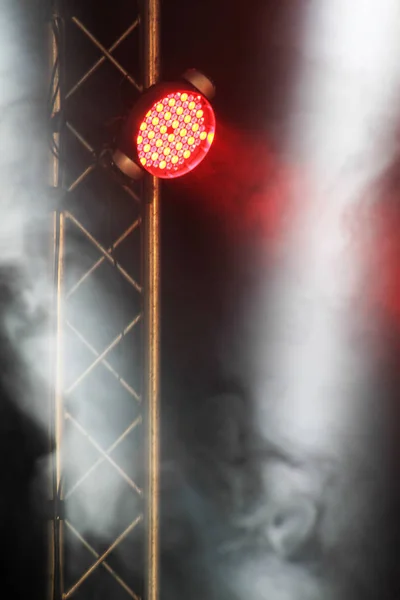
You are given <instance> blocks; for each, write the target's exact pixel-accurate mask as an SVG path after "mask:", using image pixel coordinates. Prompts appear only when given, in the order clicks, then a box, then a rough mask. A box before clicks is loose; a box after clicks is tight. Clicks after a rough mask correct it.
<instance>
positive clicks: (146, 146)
mask: <svg viewBox="0 0 400 600" xmlns="http://www.w3.org/2000/svg"><path fill="white" fill-rule="evenodd" d="M143 150H144V151H145V152H150V144H146V145H145V146H144V148H143Z"/></svg>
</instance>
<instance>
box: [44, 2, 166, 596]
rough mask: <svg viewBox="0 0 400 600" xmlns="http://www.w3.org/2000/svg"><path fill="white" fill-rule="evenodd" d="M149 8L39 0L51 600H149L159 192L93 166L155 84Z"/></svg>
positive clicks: (155, 23) (153, 554)
mask: <svg viewBox="0 0 400 600" xmlns="http://www.w3.org/2000/svg"><path fill="white" fill-rule="evenodd" d="M158 2H159V0H141V1H140V2H138V3H136V2H135V1H134V0H132V1H131V2H127V1H126V0H105V1H104V2H98V0H94V1H92V0H85V2H74V1H73V0H70V1H69V2H65V0H64V2H61V1H57V0H52V10H51V19H50V22H51V51H50V56H51V70H50V72H51V82H50V93H49V115H50V117H51V120H50V123H51V127H50V130H51V131H50V139H49V141H50V146H51V161H50V164H51V169H50V180H51V187H52V188H53V191H54V202H55V203H56V205H55V206H54V213H53V215H54V217H53V219H54V223H53V225H54V230H53V231H54V236H53V242H54V243H53V256H54V268H53V277H54V290H55V292H54V307H53V308H54V310H53V311H52V314H53V316H54V322H53V328H54V334H55V335H54V339H55V342H54V348H53V352H52V361H53V365H52V381H53V388H52V389H53V392H52V398H51V403H50V405H51V411H50V412H51V418H50V422H51V432H50V440H51V444H52V453H51V455H52V469H51V471H52V473H51V481H52V486H51V489H52V501H51V535H50V539H51V553H50V554H51V561H50V563H51V577H50V580H51V586H50V588H51V591H50V597H51V598H53V599H56V600H61V599H67V598H79V599H82V600H83V599H91V598H98V599H100V598H103V597H104V598H113V600H118V599H119V598H121V599H123V598H129V597H131V598H135V599H136V598H138V597H141V596H142V594H143V595H144V596H145V597H146V598H147V599H148V600H156V599H157V596H158V580H159V577H158V529H159V521H158V519H159V517H158V494H159V489H158V486H159V483H158V477H159V465H158V454H159V277H160V273H159V201H160V191H159V182H158V181H157V180H156V179H154V178H151V177H150V176H148V177H147V179H146V178H145V180H144V182H142V183H141V184H140V185H138V184H133V183H131V182H129V181H127V180H124V179H122V178H121V177H119V176H118V175H117V174H116V173H114V174H113V173H112V171H111V170H110V169H109V168H106V163H107V161H106V160H105V157H106V156H107V151H108V147H107V145H108V144H109V143H110V142H111V138H112V135H113V128H114V125H115V119H116V118H118V117H119V116H120V115H122V114H123V112H124V108H126V107H124V102H125V103H126V104H129V102H132V101H134V99H135V97H136V96H137V95H138V94H139V93H140V92H141V91H142V89H145V88H147V87H149V86H150V85H152V84H154V83H156V82H157V80H158V77H159V4H158ZM74 5H75V6H74ZM126 57H128V59H127V58H126ZM117 124H118V123H117Z"/></svg>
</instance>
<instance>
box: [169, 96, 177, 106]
mask: <svg viewBox="0 0 400 600" xmlns="http://www.w3.org/2000/svg"><path fill="white" fill-rule="evenodd" d="M168 104H169V106H175V98H171V99H170V100H169V101H168Z"/></svg>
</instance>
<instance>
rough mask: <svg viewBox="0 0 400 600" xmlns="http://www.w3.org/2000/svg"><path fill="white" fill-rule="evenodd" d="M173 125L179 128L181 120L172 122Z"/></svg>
mask: <svg viewBox="0 0 400 600" xmlns="http://www.w3.org/2000/svg"><path fill="white" fill-rule="evenodd" d="M172 127H173V128H174V129H177V128H178V127H179V121H174V122H173V123H172Z"/></svg>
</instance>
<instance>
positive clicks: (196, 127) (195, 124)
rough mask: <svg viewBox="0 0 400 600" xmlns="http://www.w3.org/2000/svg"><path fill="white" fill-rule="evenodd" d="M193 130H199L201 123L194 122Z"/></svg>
mask: <svg viewBox="0 0 400 600" xmlns="http://www.w3.org/2000/svg"><path fill="white" fill-rule="evenodd" d="M192 130H193V131H198V130H199V124H198V123H193V125H192Z"/></svg>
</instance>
